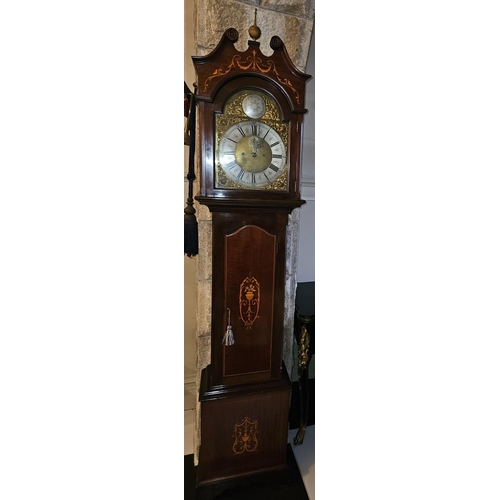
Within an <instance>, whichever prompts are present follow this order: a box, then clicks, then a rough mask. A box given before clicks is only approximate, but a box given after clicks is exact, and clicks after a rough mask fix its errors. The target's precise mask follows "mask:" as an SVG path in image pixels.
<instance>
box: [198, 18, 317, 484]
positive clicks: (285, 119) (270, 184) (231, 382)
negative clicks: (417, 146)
mask: <svg viewBox="0 0 500 500" xmlns="http://www.w3.org/2000/svg"><path fill="white" fill-rule="evenodd" d="M249 33H250V36H251V37H252V40H249V42H248V49H247V50H246V51H244V52H240V51H238V50H236V48H235V47H234V43H235V42H236V41H237V40H238V36H239V35H238V32H237V31H236V30H235V29H233V28H231V29H228V30H227V31H226V32H225V33H224V35H223V36H222V38H221V40H220V42H219V44H218V45H217V47H216V48H215V49H214V50H213V51H212V52H211V53H210V54H208V55H206V56H193V58H192V59H193V63H194V66H195V70H196V75H197V89H198V95H197V102H198V112H199V115H198V126H199V130H198V134H199V137H200V141H199V144H200V147H199V153H198V154H199V158H198V159H199V163H200V192H199V194H198V195H197V196H196V197H195V199H196V200H197V201H198V202H199V203H201V204H203V205H206V206H207V207H208V208H209V209H210V211H211V213H212V234H213V236H212V237H213V240H212V254H213V262H212V319H211V361H210V364H209V365H208V366H207V367H206V368H205V369H204V370H203V371H202V378H201V386H200V393H199V399H200V406H201V440H200V450H199V462H198V475H197V485H198V489H199V490H203V491H212V492H213V493H215V492H217V491H220V490H221V489H223V488H225V485H227V484H228V483H230V482H231V481H233V482H234V481H238V480H239V479H242V478H246V479H248V478H252V477H257V476H259V475H260V476H262V474H264V473H270V472H273V471H274V472H279V471H282V470H285V469H286V455H287V438H288V410H289V401H290V389H291V384H290V379H289V376H288V373H287V370H286V368H285V365H284V364H283V360H282V351H283V329H284V303H285V268H286V227H287V224H288V217H289V214H290V213H291V212H292V210H294V209H295V208H298V207H300V206H301V205H302V204H303V203H304V201H303V200H301V198H300V189H299V184H300V166H301V156H302V133H303V117H304V114H305V113H306V112H307V110H306V109H305V107H304V97H305V85H306V82H307V80H309V78H310V76H309V75H307V74H305V73H303V72H301V71H299V70H298V69H297V68H296V67H295V66H294V65H293V63H292V62H291V60H290V58H289V56H288V54H287V51H286V49H285V46H284V44H283V42H282V40H281V39H280V38H279V37H278V36H274V37H272V39H271V43H270V46H271V48H272V49H273V54H272V55H271V56H265V55H264V54H263V53H262V52H261V51H260V43H259V42H257V39H258V38H259V36H260V30H259V28H258V27H257V26H255V25H254V26H252V27H251V28H250V30H249Z"/></svg>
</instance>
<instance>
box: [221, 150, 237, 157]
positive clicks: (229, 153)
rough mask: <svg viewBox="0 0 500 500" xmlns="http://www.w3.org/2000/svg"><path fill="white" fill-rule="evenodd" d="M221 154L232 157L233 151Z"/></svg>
mask: <svg viewBox="0 0 500 500" xmlns="http://www.w3.org/2000/svg"><path fill="white" fill-rule="evenodd" d="M222 154H223V155H226V156H234V151H223V152H222Z"/></svg>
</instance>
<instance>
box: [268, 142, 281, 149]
mask: <svg viewBox="0 0 500 500" xmlns="http://www.w3.org/2000/svg"><path fill="white" fill-rule="evenodd" d="M278 144H279V141H277V142H274V143H273V144H269V146H271V147H272V148H274V146H277V145H278Z"/></svg>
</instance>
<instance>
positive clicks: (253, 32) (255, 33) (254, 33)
mask: <svg viewBox="0 0 500 500" xmlns="http://www.w3.org/2000/svg"><path fill="white" fill-rule="evenodd" d="M248 34H249V35H250V36H251V37H252V39H253V41H254V42H255V41H256V40H258V39H259V38H260V35H261V32H260V28H259V27H258V26H257V9H255V17H254V21H253V24H252V26H250V28H249V29H248Z"/></svg>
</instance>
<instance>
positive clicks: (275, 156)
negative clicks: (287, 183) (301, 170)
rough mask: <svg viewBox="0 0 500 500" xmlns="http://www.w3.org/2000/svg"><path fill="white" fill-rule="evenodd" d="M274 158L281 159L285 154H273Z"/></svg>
mask: <svg viewBox="0 0 500 500" xmlns="http://www.w3.org/2000/svg"><path fill="white" fill-rule="evenodd" d="M273 158H279V159H281V158H283V155H273Z"/></svg>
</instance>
